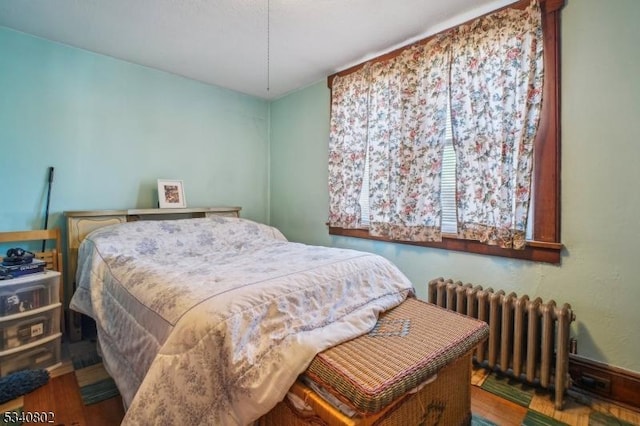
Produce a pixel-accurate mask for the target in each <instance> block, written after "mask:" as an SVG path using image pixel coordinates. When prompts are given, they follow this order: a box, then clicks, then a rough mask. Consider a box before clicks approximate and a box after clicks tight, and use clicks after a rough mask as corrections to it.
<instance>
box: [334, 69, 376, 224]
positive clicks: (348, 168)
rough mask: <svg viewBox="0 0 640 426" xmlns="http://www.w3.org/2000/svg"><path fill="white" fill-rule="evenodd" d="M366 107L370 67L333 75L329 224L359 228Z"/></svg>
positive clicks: (366, 118)
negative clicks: (343, 74) (344, 74)
mask: <svg viewBox="0 0 640 426" xmlns="http://www.w3.org/2000/svg"><path fill="white" fill-rule="evenodd" d="M368 108H369V67H368V66H365V67H363V68H361V69H360V70H358V71H356V72H353V73H351V74H348V75H346V76H344V77H341V76H336V77H335V78H334V80H333V89H332V92H331V129H330V133H329V226H336V227H341V228H359V227H360V226H361V220H360V203H359V201H358V200H359V197H360V191H361V189H362V178H363V174H364V167H365V159H366V149H367V126H368Z"/></svg>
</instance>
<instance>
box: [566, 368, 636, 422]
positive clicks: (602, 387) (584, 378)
mask: <svg viewBox="0 0 640 426" xmlns="http://www.w3.org/2000/svg"><path fill="white" fill-rule="evenodd" d="M569 374H570V375H571V380H572V381H573V386H572V388H575V389H577V390H579V391H582V392H587V393H590V394H593V395H596V396H598V397H600V398H604V399H608V400H610V401H613V402H616V403H619V404H622V405H626V406H629V407H631V408H633V409H636V410H640V374H637V373H634V372H632V371H629V370H625V369H622V368H618V367H613V366H610V365H607V364H603V363H600V362H597V361H592V360H590V359H587V358H583V357H581V356H579V355H569Z"/></svg>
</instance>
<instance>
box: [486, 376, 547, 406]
mask: <svg viewBox="0 0 640 426" xmlns="http://www.w3.org/2000/svg"><path fill="white" fill-rule="evenodd" d="M481 388H482V389H484V390H486V391H487V392H491V393H492V394H494V395H498V396H499V397H501V398H504V399H506V400H508V401H511V402H513V403H516V404H518V405H521V406H523V407H527V408H528V407H529V404H530V403H531V399H532V398H533V395H534V388H532V387H530V386H527V385H525V384H522V383H520V382H518V381H516V380H513V379H510V378H508V377H506V376H501V377H498V376H497V375H496V374H491V375H489V376H488V377H487V378H486V380H485V381H484V383H483V384H482V386H481Z"/></svg>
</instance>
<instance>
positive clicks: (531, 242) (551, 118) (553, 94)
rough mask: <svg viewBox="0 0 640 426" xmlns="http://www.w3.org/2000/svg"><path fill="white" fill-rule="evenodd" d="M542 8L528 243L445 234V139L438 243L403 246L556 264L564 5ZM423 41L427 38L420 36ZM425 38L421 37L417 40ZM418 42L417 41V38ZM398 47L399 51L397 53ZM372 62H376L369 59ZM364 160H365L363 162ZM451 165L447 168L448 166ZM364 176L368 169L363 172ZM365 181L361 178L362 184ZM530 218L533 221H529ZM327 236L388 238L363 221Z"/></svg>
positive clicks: (449, 151) (451, 223)
mask: <svg viewBox="0 0 640 426" xmlns="http://www.w3.org/2000/svg"><path fill="white" fill-rule="evenodd" d="M540 3H541V7H542V11H543V32H544V60H545V81H544V88H543V104H542V111H541V117H540V125H539V130H538V133H537V136H536V140H535V149H534V156H535V158H534V163H535V167H534V175H533V185H532V186H533V189H532V191H533V193H532V203H531V205H530V214H529V218H530V220H529V221H528V225H529V229H528V230H527V244H526V247H525V249H524V250H513V249H502V248H499V247H495V246H489V245H485V244H481V243H479V242H477V241H474V240H464V239H458V238H455V237H453V236H450V235H449V234H450V233H454V232H455V226H456V218H455V208H452V206H451V201H447V200H451V199H452V196H451V194H454V193H455V181H454V180H453V179H451V176H454V175H455V154H454V152H453V147H452V145H451V144H450V143H449V144H447V146H446V148H445V154H444V158H443V163H444V164H443V178H442V181H441V187H442V192H443V200H442V208H443V212H444V214H443V223H442V231H443V233H444V234H445V235H444V238H443V241H442V242H408V241H400V242H404V243H407V244H414V245H422V246H427V247H436V248H444V249H449V250H458V251H466V252H472V253H480V254H488V255H497V256H503V257H512V258H520V259H528V260H534V261H542V262H548V263H559V262H560V250H561V248H562V245H561V243H560V227H559V223H560V215H559V146H560V142H559V126H558V115H559V108H558V105H559V78H558V65H559V64H558V57H557V54H558V44H559V37H558V26H559V19H558V18H559V16H558V15H559V11H560V8H561V7H562V5H563V1H559V0H546V1H544V0H542V1H540ZM528 4H529V2H528V1H526V2H524V1H521V2H519V3H517V4H515V5H513V6H512V7H520V8H523V7H526V6H527V5H528ZM425 41H426V40H425ZM422 42H424V41H422ZM418 43H420V42H418ZM401 50H402V49H400V51H401ZM397 54H399V53H398V52H392V53H390V54H387V55H384V56H382V57H380V58H377V59H376V60H379V61H383V60H387V59H388V58H389V57H392V56H393V55H397ZM374 61H375V60H374ZM360 68H362V65H360V66H356V67H352V68H350V69H348V70H345V71H342V72H340V73H338V74H336V75H341V76H342V75H347V74H350V73H351V72H355V71H357V70H358V69H360ZM333 77H335V75H334V76H330V77H329V80H328V81H329V86H330V87H331V85H332V80H333ZM367 164H368V161H367ZM450 169H452V170H450ZM365 175H367V173H365ZM367 184H368V182H366V179H365V182H363V185H365V186H366V185H367ZM367 193H368V190H367V188H366V187H365V188H363V191H362V193H361V206H362V207H363V209H362V210H364V214H365V217H368V214H367V212H366V207H367V206H366V204H367V202H366V200H364V199H363V197H362V195H363V194H367ZM531 218H533V220H531ZM329 232H330V234H332V235H343V236H353V237H360V238H372V239H378V240H387V241H389V240H388V239H385V238H378V237H372V236H371V235H369V233H368V230H367V224H366V222H364V223H362V227H360V228H359V229H346V228H341V227H330V229H329Z"/></svg>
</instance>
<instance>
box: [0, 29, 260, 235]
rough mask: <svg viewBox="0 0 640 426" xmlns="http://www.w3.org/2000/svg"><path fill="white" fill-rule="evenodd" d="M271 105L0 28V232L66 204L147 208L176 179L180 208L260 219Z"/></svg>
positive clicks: (55, 219) (59, 221)
mask: <svg viewBox="0 0 640 426" xmlns="http://www.w3.org/2000/svg"><path fill="white" fill-rule="evenodd" d="M268 129H269V104H268V102H266V101H264V100H260V99H257V98H254V97H250V96H246V95H242V94H239V93H237V92H233V91H229V90H225V89H222V88H218V87H214V86H211V85H206V84H203V83H199V82H196V81H193V80H189V79H186V78H182V77H179V76H176V75H173V74H169V73H165V72H161V71H157V70H154V69H150V68H146V67H142V66H138V65H134V64H131V63H128V62H124V61H121V60H116V59H113V58H110V57H107V56H103V55H97V54H93V53H90V52H87V51H84V50H80V49H75V48H72V47H69V46H65V45H61V44H57V43H53V42H50V41H46V40H43V39H39V38H36V37H32V36H29V35H25V34H22V33H19V32H15V31H12V30H9V29H7V28H3V27H0V182H2V200H1V201H0V229H1V230H22V229H35V228H40V227H42V224H43V220H44V219H43V218H44V206H45V195H46V183H47V182H46V179H47V170H48V167H49V166H53V167H55V178H54V183H53V189H52V196H51V207H50V211H51V219H50V225H51V226H61V227H62V226H63V222H64V221H63V216H62V212H63V211H65V210H93V209H125V208H151V207H156V206H157V194H156V188H157V185H156V179H158V178H164V179H182V180H183V181H184V188H185V198H186V201H187V205H188V206H189V207H203V206H220V205H224V206H229V205H238V206H242V208H243V210H242V215H243V216H244V217H248V218H251V219H255V220H259V221H267V220H268V213H269V208H268V194H269V184H268V168H269V163H268V155H269V140H268V135H269V130H268Z"/></svg>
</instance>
